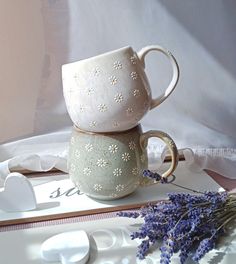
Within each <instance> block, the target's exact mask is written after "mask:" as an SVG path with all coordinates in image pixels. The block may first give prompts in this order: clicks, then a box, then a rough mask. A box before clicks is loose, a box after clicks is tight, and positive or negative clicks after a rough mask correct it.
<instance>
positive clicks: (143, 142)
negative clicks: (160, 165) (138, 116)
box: [140, 130, 179, 185]
mask: <svg viewBox="0 0 236 264" xmlns="http://www.w3.org/2000/svg"><path fill="white" fill-rule="evenodd" d="M152 137H156V138H159V139H161V140H162V141H164V143H165V144H166V145H167V147H168V149H169V151H170V155H171V164H170V167H169V168H168V170H167V171H165V172H164V173H163V174H162V175H161V177H162V178H167V177H168V176H170V175H172V174H173V172H174V171H175V169H176V167H177V165H178V161H179V153H178V149H177V147H176V145H175V142H174V140H173V139H172V138H171V137H170V136H169V135H168V134H166V133H165V132H162V131H159V130H150V131H148V132H145V133H143V134H142V135H141V136H140V146H141V149H142V150H143V151H144V150H145V149H146V148H147V145H148V139H149V138H152ZM141 185H142V183H141Z"/></svg>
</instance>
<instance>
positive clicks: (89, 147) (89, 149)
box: [85, 143, 93, 152]
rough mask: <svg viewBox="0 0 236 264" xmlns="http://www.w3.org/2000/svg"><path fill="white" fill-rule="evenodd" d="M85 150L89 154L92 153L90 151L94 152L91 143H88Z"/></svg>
mask: <svg viewBox="0 0 236 264" xmlns="http://www.w3.org/2000/svg"><path fill="white" fill-rule="evenodd" d="M85 149H86V150H87V151H88V152H90V151H92V150H93V145H92V144H90V143H88V144H86V145H85Z"/></svg>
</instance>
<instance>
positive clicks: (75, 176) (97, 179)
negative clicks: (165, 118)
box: [68, 125, 178, 200]
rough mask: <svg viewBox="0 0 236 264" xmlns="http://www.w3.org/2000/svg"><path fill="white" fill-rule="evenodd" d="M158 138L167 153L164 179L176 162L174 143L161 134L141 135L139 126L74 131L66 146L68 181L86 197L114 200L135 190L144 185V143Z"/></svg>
mask: <svg viewBox="0 0 236 264" xmlns="http://www.w3.org/2000/svg"><path fill="white" fill-rule="evenodd" d="M151 137H157V138H160V139H161V140H163V141H164V142H165V144H166V145H167V146H168V148H169V151H170V154H171V164H170V167H169V169H168V170H167V171H166V172H164V173H163V174H162V177H168V176H169V175H171V174H172V173H173V171H174V170H175V168H176V166H177V163H178V151H177V148H176V145H175V143H174V141H173V140H172V139H171V137H170V136H168V135H167V134H166V133H164V132H161V131H155V130H154V131H153V130H151V131H148V132H145V133H143V132H142V129H141V126H140V125H138V126H136V127H135V128H133V129H130V130H128V131H125V132H116V133H106V134H105V133H104V134H101V133H96V134H95V133H90V132H84V131H81V130H79V129H78V128H76V127H75V128H74V129H73V132H72V136H71V141H70V146H69V158H68V169H69V174H70V178H71V180H72V181H73V182H74V184H75V185H76V186H77V187H78V188H79V189H80V190H81V191H82V192H83V193H85V194H86V195H88V196H90V197H92V198H95V199H100V200H114V199H118V198H121V197H124V196H126V195H128V194H130V193H132V192H133V191H135V190H136V189H137V188H138V187H139V186H140V185H142V184H143V182H145V179H144V177H143V176H142V172H143V170H144V169H147V168H148V156H147V144H148V139H149V138H151Z"/></svg>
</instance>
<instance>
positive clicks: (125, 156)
mask: <svg viewBox="0 0 236 264" xmlns="http://www.w3.org/2000/svg"><path fill="white" fill-rule="evenodd" d="M121 158H122V160H123V161H125V162H127V161H129V160H130V154H129V153H128V152H125V153H123V154H122V155H121Z"/></svg>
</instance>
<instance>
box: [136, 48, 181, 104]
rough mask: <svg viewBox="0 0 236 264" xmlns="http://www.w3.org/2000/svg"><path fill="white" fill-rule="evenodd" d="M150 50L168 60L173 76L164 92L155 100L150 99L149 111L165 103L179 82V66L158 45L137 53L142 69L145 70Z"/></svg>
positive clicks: (171, 56)
mask: <svg viewBox="0 0 236 264" xmlns="http://www.w3.org/2000/svg"><path fill="white" fill-rule="evenodd" d="M152 50H155V51H160V52H162V53H163V54H165V55H166V56H167V57H168V58H169V60H170V62H171V66H172V69H173V76H172V80H171V82H170V83H169V85H168V87H167V89H166V90H165V92H164V93H163V94H161V95H160V96H158V97H157V98H156V99H152V101H151V105H150V109H153V108H155V107H157V106H158V105H160V104H161V103H162V102H163V101H165V100H166V98H167V97H168V96H169V95H170V94H171V93H172V92H173V91H174V89H175V87H176V84H177V83H178V80H179V66H178V63H177V61H176V59H175V57H174V56H173V55H172V54H171V52H170V51H169V50H166V49H164V48H162V47H160V46H158V45H153V46H147V47H144V48H142V49H141V50H140V51H139V52H137V55H138V58H139V60H140V61H141V63H142V65H143V67H144V68H145V56H146V55H147V54H148V53H149V52H150V51H152Z"/></svg>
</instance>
